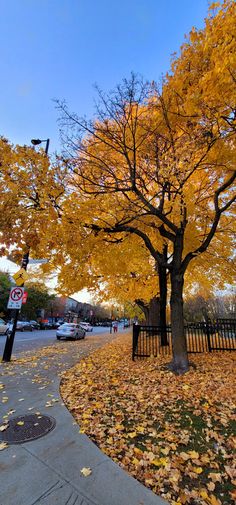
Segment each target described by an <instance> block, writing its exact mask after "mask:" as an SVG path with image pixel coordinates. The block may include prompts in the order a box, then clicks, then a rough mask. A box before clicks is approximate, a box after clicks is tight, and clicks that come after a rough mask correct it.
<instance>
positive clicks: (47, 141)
mask: <svg viewBox="0 0 236 505" xmlns="http://www.w3.org/2000/svg"><path fill="white" fill-rule="evenodd" d="M42 142H46V147H45V153H46V154H48V148H49V142H50V139H45V140H41V139H31V144H33V146H38V145H39V144H42Z"/></svg>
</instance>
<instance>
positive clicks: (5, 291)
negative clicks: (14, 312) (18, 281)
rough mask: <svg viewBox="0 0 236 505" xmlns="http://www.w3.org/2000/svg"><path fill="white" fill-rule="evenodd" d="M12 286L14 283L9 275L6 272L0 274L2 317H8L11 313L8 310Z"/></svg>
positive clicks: (0, 307)
mask: <svg viewBox="0 0 236 505" xmlns="http://www.w3.org/2000/svg"><path fill="white" fill-rule="evenodd" d="M11 286H12V282H11V280H10V277H9V274H8V273H6V272H0V317H7V316H8V313H9V311H8V309H7V302H8V298H9V293H10V289H11Z"/></svg>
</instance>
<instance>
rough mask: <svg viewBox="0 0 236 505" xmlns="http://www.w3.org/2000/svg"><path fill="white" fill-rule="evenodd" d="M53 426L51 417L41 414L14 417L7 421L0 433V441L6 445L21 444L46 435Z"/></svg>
mask: <svg viewBox="0 0 236 505" xmlns="http://www.w3.org/2000/svg"><path fill="white" fill-rule="evenodd" d="M55 426H56V421H55V419H54V418H53V417H49V416H43V415H41V414H29V415H26V416H18V417H14V418H12V419H10V420H9V421H8V427H7V428H6V430H4V431H2V432H0V440H1V441H2V442H7V443H8V444H23V443H25V442H30V441H32V440H36V439H37V438H40V437H43V436H44V435H47V433H49V432H50V431H52V430H53V429H54V428H55Z"/></svg>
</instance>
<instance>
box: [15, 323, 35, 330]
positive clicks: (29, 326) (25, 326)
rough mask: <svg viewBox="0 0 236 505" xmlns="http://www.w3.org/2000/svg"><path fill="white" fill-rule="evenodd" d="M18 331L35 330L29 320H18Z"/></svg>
mask: <svg viewBox="0 0 236 505" xmlns="http://www.w3.org/2000/svg"><path fill="white" fill-rule="evenodd" d="M16 329H17V331H33V326H32V324H30V322H29V321H17V325H16Z"/></svg>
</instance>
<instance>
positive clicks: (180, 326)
mask: <svg viewBox="0 0 236 505" xmlns="http://www.w3.org/2000/svg"><path fill="white" fill-rule="evenodd" d="M182 253H183V231H182V229H180V230H179V232H178V234H177V235H176V238H175V242H174V251H173V261H172V269H171V272H170V281H171V297H170V307H171V334H172V351H173V361H172V363H171V364H170V369H171V370H173V371H174V372H175V373H177V374H179V375H181V374H183V373H185V372H186V371H187V370H188V369H189V361H188V353H187V343H186V336H185V333H184V311H183V305H184V304H183V289H184V273H183V272H182V271H181V261H182Z"/></svg>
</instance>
